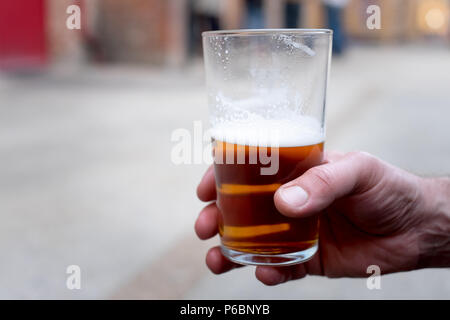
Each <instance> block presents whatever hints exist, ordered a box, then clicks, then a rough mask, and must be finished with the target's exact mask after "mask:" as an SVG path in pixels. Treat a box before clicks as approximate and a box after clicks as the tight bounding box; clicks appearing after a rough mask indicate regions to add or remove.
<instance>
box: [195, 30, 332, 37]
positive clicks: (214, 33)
mask: <svg viewBox="0 0 450 320" xmlns="http://www.w3.org/2000/svg"><path fill="white" fill-rule="evenodd" d="M276 34H292V35H305V36H310V35H332V34H333V30H331V29H301V28H299V29H295V28H292V29H291V28H280V29H230V30H211V31H204V32H202V37H225V36H226V37H241V36H261V35H263V36H264V35H276Z"/></svg>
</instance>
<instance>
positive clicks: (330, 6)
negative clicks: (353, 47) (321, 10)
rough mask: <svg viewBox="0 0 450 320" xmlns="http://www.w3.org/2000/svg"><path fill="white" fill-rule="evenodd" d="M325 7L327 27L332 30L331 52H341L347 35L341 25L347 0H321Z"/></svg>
mask: <svg viewBox="0 0 450 320" xmlns="http://www.w3.org/2000/svg"><path fill="white" fill-rule="evenodd" d="M322 2H323V4H324V7H325V15H326V21H327V27H328V28H330V29H332V30H333V54H337V55H340V54H342V53H343V51H344V49H345V46H346V42H347V36H346V33H345V30H344V26H343V21H344V19H343V17H342V16H343V12H344V8H345V7H346V6H347V4H348V0H322Z"/></svg>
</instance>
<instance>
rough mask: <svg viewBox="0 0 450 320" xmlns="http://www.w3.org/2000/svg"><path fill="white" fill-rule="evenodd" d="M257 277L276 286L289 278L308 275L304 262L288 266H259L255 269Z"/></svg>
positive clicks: (299, 277)
mask: <svg viewBox="0 0 450 320" xmlns="http://www.w3.org/2000/svg"><path fill="white" fill-rule="evenodd" d="M255 276H256V278H257V279H258V280H259V281H261V282H262V283H264V284H265V285H268V286H274V285H277V284H280V283H283V282H287V281H289V280H296V279H301V278H303V277H305V276H306V269H305V266H304V264H298V265H295V266H288V267H276V268H275V267H267V266H258V267H256V270H255Z"/></svg>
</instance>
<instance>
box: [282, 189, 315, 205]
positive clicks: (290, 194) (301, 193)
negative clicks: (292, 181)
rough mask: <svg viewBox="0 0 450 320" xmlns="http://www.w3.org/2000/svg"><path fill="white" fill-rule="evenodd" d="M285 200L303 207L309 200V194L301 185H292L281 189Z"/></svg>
mask: <svg viewBox="0 0 450 320" xmlns="http://www.w3.org/2000/svg"><path fill="white" fill-rule="evenodd" d="M280 196H281V198H283V200H284V202H286V203H287V204H289V205H290V206H293V207H301V206H303V205H304V204H305V203H306V201H307V200H308V194H307V193H306V191H305V190H303V189H302V188H300V187H299V186H292V187H287V188H283V189H281V190H280Z"/></svg>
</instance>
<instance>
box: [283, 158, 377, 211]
mask: <svg viewBox="0 0 450 320" xmlns="http://www.w3.org/2000/svg"><path fill="white" fill-rule="evenodd" d="M379 172H380V164H379V161H378V160H377V159H376V158H374V157H373V156H371V155H369V154H367V153H362V152H355V153H349V154H347V155H345V156H344V157H343V158H341V159H340V160H337V161H333V162H329V163H326V164H323V165H320V166H317V167H313V168H311V169H309V170H308V171H306V172H305V173H304V174H303V175H301V176H300V177H298V178H297V179H295V180H293V181H290V182H288V183H286V184H284V185H283V186H281V187H280V188H278V190H277V191H276V193H275V196H274V201H275V206H276V207H277V209H278V210H279V211H280V212H281V213H283V214H284V215H286V216H289V217H306V216H310V215H313V214H316V213H319V212H320V211H322V210H323V209H325V208H326V207H328V206H329V205H330V204H331V203H333V201H335V200H336V199H339V198H341V197H343V196H345V195H350V194H352V193H353V192H354V191H356V190H360V191H361V190H368V189H369V188H370V187H371V186H373V185H375V183H376V182H375V181H376V180H377V179H379Z"/></svg>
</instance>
